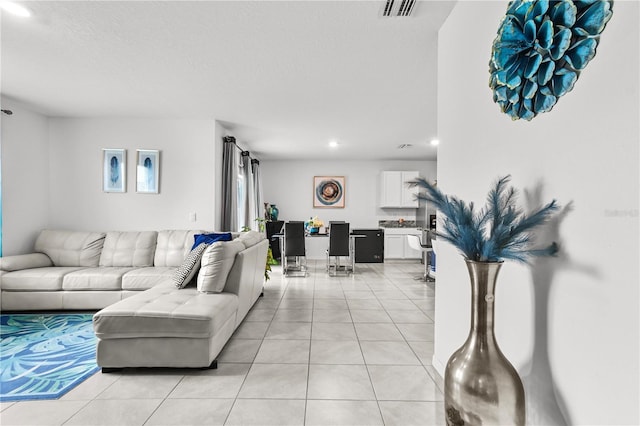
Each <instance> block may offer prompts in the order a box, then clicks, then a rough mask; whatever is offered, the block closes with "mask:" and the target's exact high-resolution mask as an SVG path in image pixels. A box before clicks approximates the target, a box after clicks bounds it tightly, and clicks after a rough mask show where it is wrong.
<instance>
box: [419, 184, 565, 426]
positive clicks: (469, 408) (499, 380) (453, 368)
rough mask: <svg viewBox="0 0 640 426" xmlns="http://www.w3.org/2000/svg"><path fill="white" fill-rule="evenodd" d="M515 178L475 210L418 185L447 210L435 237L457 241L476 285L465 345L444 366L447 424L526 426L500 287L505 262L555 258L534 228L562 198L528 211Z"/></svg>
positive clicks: (553, 249) (423, 193)
mask: <svg viewBox="0 0 640 426" xmlns="http://www.w3.org/2000/svg"><path fill="white" fill-rule="evenodd" d="M509 180H510V176H505V177H502V178H500V179H498V180H497V182H496V184H495V186H494V188H493V189H492V190H491V191H490V192H489V195H488V197H487V205H486V206H485V207H484V208H482V209H481V210H476V209H475V206H474V204H473V203H466V202H464V201H462V200H460V199H458V198H456V197H454V196H449V195H445V194H443V193H442V192H441V191H440V190H439V189H438V188H437V187H436V186H435V185H432V184H430V183H429V182H427V181H426V180H425V179H422V178H418V179H416V180H414V181H412V182H411V184H413V185H415V186H418V187H420V188H421V189H422V190H423V191H421V193H420V194H419V195H418V197H419V198H422V199H425V200H427V201H428V202H430V203H433V205H434V206H435V208H436V209H437V210H438V211H439V212H440V213H441V224H440V226H439V227H438V231H437V232H436V236H437V238H438V239H439V240H444V241H446V242H448V243H451V244H453V246H455V247H456V248H457V249H458V251H459V252H460V253H461V254H462V256H463V257H464V259H465V262H466V265H467V269H468V271H469V277H470V281H471V298H472V300H471V326H470V331H469V336H468V337H467V340H466V341H465V343H464V344H463V345H462V347H460V349H458V350H457V351H455V352H454V353H453V355H452V356H451V358H449V362H448V363H447V367H446V369H445V378H444V385H445V415H446V417H447V424H450V425H463V424H464V425H467V424H510V425H524V423H525V406H524V401H525V399H524V388H523V386H522V381H521V380H520V377H519V376H518V373H517V371H516V369H515V368H514V367H513V366H512V365H511V363H510V362H509V361H508V360H507V359H506V357H505V356H504V355H503V354H502V352H501V351H500V348H499V347H498V344H497V342H496V339H495V335H494V332H493V320H494V300H495V294H494V289H495V284H496V280H497V277H498V272H499V271H500V268H501V266H502V264H503V262H504V261H505V260H516V261H520V262H527V260H528V259H529V258H530V257H531V256H550V255H554V254H556V252H557V251H558V246H557V244H556V243H552V244H551V245H549V246H548V247H545V248H542V249H539V248H532V243H533V237H532V234H531V230H533V229H534V228H535V227H537V226H539V225H540V224H542V223H544V222H545V221H546V220H547V219H548V218H549V217H550V216H551V215H552V214H553V213H554V212H556V211H557V210H558V205H557V203H556V201H555V200H553V201H551V202H550V203H548V204H546V205H545V206H542V207H540V208H539V209H537V210H535V211H533V212H530V213H528V214H525V212H524V211H523V210H522V209H520V208H518V207H517V205H516V200H517V191H516V190H515V189H514V188H513V187H509V188H507V184H508V183H509Z"/></svg>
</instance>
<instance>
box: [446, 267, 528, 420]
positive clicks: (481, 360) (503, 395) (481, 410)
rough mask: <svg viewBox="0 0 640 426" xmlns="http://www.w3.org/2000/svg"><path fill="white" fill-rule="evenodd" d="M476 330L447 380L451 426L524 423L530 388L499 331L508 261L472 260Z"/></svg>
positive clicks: (451, 365) (453, 358) (453, 361)
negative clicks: (498, 297)
mask: <svg viewBox="0 0 640 426" xmlns="http://www.w3.org/2000/svg"><path fill="white" fill-rule="evenodd" d="M466 262H467V268H468V269H469V276H470V278H471V298H472V299H471V330H470V331H469V337H467V340H466V342H465V343H464V345H462V347H461V348H460V349H458V350H457V351H456V352H454V354H453V355H451V358H449V362H448V363H447V368H446V370H445V376H444V393H445V395H444V408H445V416H446V419H447V425H449V426H461V425H473V426H479V425H524V423H525V404H524V401H525V399H524V388H523V386H522V381H521V380H520V376H518V372H517V371H516V369H515V368H514V367H513V366H512V365H511V363H510V362H509V361H508V360H507V358H505V356H504V355H503V354H502V352H501V351H500V348H499V347H498V343H497V342H496V338H495V335H494V332H493V318H494V311H493V307H494V289H495V285H496V279H497V277H498V272H499V271H500V267H501V266H502V262H474V261H471V260H467V261H466Z"/></svg>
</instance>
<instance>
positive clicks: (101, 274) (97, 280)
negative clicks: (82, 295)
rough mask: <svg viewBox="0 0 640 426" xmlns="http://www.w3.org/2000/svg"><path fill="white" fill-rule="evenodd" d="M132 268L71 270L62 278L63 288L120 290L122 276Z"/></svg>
mask: <svg viewBox="0 0 640 426" xmlns="http://www.w3.org/2000/svg"><path fill="white" fill-rule="evenodd" d="M131 270H133V268H118V267H98V268H87V269H82V270H80V271H75V272H71V273H69V274H67V275H65V276H64V278H63V279H62V289H63V290H79V291H82V290H122V277H123V276H124V274H126V273H127V272H129V271H131Z"/></svg>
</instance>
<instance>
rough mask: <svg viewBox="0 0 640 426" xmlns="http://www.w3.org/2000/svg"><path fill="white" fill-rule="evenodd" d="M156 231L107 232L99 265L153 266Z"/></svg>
mask: <svg viewBox="0 0 640 426" xmlns="http://www.w3.org/2000/svg"><path fill="white" fill-rule="evenodd" d="M157 238H158V233H157V232H155V231H144V232H113V231H112V232H107V236H106V238H105V240H104V247H103V249H102V255H101V256H100V266H138V267H140V266H153V255H154V254H155V249H156V241H157Z"/></svg>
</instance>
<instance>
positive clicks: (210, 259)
mask: <svg viewBox="0 0 640 426" xmlns="http://www.w3.org/2000/svg"><path fill="white" fill-rule="evenodd" d="M244 248H245V246H244V244H243V243H242V242H241V241H238V240H233V241H218V242H215V243H213V244H211V245H210V246H209V247H207V249H206V250H205V251H204V254H203V255H202V261H201V266H200V272H199V273H198V291H200V292H202V293H220V292H222V290H224V286H225V284H226V283H227V277H228V276H229V272H230V271H231V268H232V267H233V262H235V260H236V254H238V253H239V252H241V251H242V250H244Z"/></svg>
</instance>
